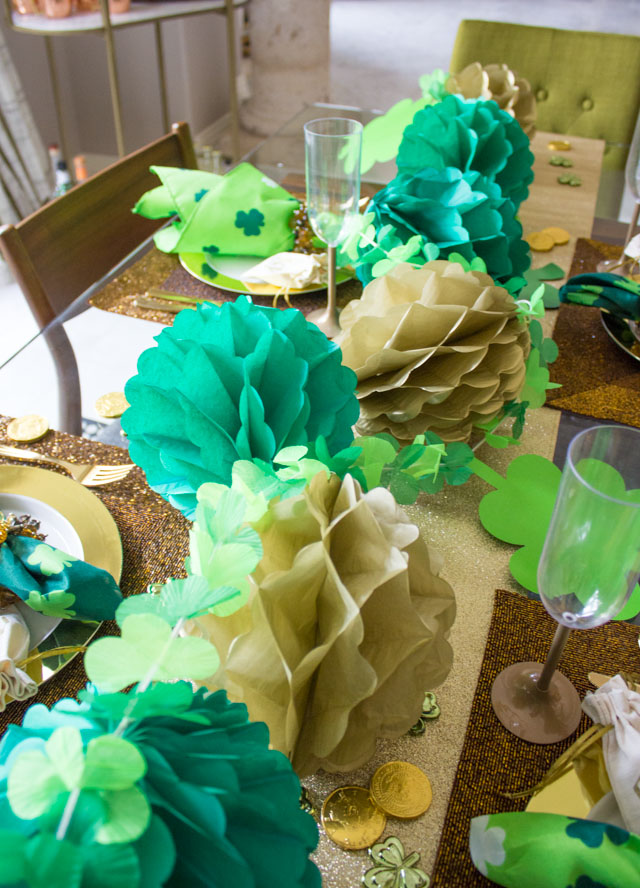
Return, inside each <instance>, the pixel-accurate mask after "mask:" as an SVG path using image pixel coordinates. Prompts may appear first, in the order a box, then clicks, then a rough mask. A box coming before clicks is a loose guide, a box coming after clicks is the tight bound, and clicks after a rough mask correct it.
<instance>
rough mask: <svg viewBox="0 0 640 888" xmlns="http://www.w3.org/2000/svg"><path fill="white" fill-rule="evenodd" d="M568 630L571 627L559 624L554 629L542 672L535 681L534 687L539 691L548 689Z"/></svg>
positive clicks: (567, 635)
mask: <svg viewBox="0 0 640 888" xmlns="http://www.w3.org/2000/svg"><path fill="white" fill-rule="evenodd" d="M570 632H571V629H569V627H568V626H562V625H560V626H558V628H557V629H556V634H555V635H554V636H553V641H552V643H551V647H550V648H549V653H548V654H547V659H546V660H545V664H544V667H543V669H542V672H541V673H540V678H539V679H538V681H537V682H536V687H537V688H538V690H539V691H543V692H545V691H548V690H549V685H550V684H551V679H552V678H553V673H554V672H555V671H556V666H557V665H558V663H559V662H560V657H561V656H562V652H563V651H564V646H565V645H566V643H567V639H568V638H569V633H570Z"/></svg>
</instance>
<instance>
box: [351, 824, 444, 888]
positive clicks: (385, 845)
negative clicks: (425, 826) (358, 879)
mask: <svg viewBox="0 0 640 888" xmlns="http://www.w3.org/2000/svg"><path fill="white" fill-rule="evenodd" d="M369 854H370V855H371V859H372V860H373V861H374V863H375V866H372V867H371V869H369V870H367V872H366V873H365V874H364V876H363V877H362V883H363V885H365V886H366V888H428V885H429V876H428V875H427V874H426V873H425V872H423V870H421V869H418V867H417V866H416V864H417V863H418V861H419V860H420V855H419V854H418V852H417V851H414V852H413V853H412V854H408V855H407V856H406V857H405V850H404V846H403V844H402V842H401V841H400V839H398V838H396V836H390V837H389V838H388V839H387V840H386V841H384V842H379V843H378V844H377V845H372V847H371V848H369Z"/></svg>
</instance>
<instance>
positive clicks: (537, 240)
mask: <svg viewBox="0 0 640 888" xmlns="http://www.w3.org/2000/svg"><path fill="white" fill-rule="evenodd" d="M525 240H526V242H527V243H528V244H529V246H530V247H531V249H532V250H535V251H536V252H537V253H548V252H549V250H552V249H553V248H554V247H555V245H556V242H555V241H554V239H553V238H552V237H551V235H550V234H546V233H545V232H544V231H532V232H531V234H528V235H527V236H526V238H525Z"/></svg>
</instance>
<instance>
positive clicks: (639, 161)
mask: <svg viewBox="0 0 640 888" xmlns="http://www.w3.org/2000/svg"><path fill="white" fill-rule="evenodd" d="M624 178H625V182H626V185H627V188H628V189H629V191H630V192H631V194H632V195H633V197H634V200H635V205H634V208H633V212H632V214H631V221H630V222H629V227H628V228H627V236H626V237H625V240H624V247H623V248H622V256H621V257H620V258H619V259H605V260H603V261H602V262H599V263H598V264H597V266H596V271H600V272H603V271H610V272H615V271H616V269H618V268H619V269H620V270H619V271H618V272H616V273H617V274H624V270H623V268H621V266H624V264H625V262H626V261H627V257H626V256H625V252H624V251H625V250H626V248H627V245H628V243H629V241H630V240H631V238H632V237H633V235H634V233H635V230H636V227H637V225H638V215H639V214H640V114H639V115H638V120H637V122H636V128H635V130H634V132H633V139H632V140H631V146H630V148H629V153H628V155H627V162H626V164H625V168H624Z"/></svg>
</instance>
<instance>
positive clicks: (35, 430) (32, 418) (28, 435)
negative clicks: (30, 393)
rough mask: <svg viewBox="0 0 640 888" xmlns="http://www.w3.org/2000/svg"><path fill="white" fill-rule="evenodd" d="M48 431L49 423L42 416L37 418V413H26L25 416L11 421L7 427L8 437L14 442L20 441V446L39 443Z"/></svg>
mask: <svg viewBox="0 0 640 888" xmlns="http://www.w3.org/2000/svg"><path fill="white" fill-rule="evenodd" d="M48 431H49V423H48V422H47V420H46V419H45V418H44V416H39V415H38V414H37V413H28V414H27V415H26V416H20V417H18V418H17V419H12V420H11V422H10V423H9V425H8V426H7V434H8V435H9V437H10V438H12V439H13V440H14V441H20V442H21V443H22V444H30V443H31V442H32V441H39V440H40V438H43V437H44V436H45V435H46V434H47V432H48Z"/></svg>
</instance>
